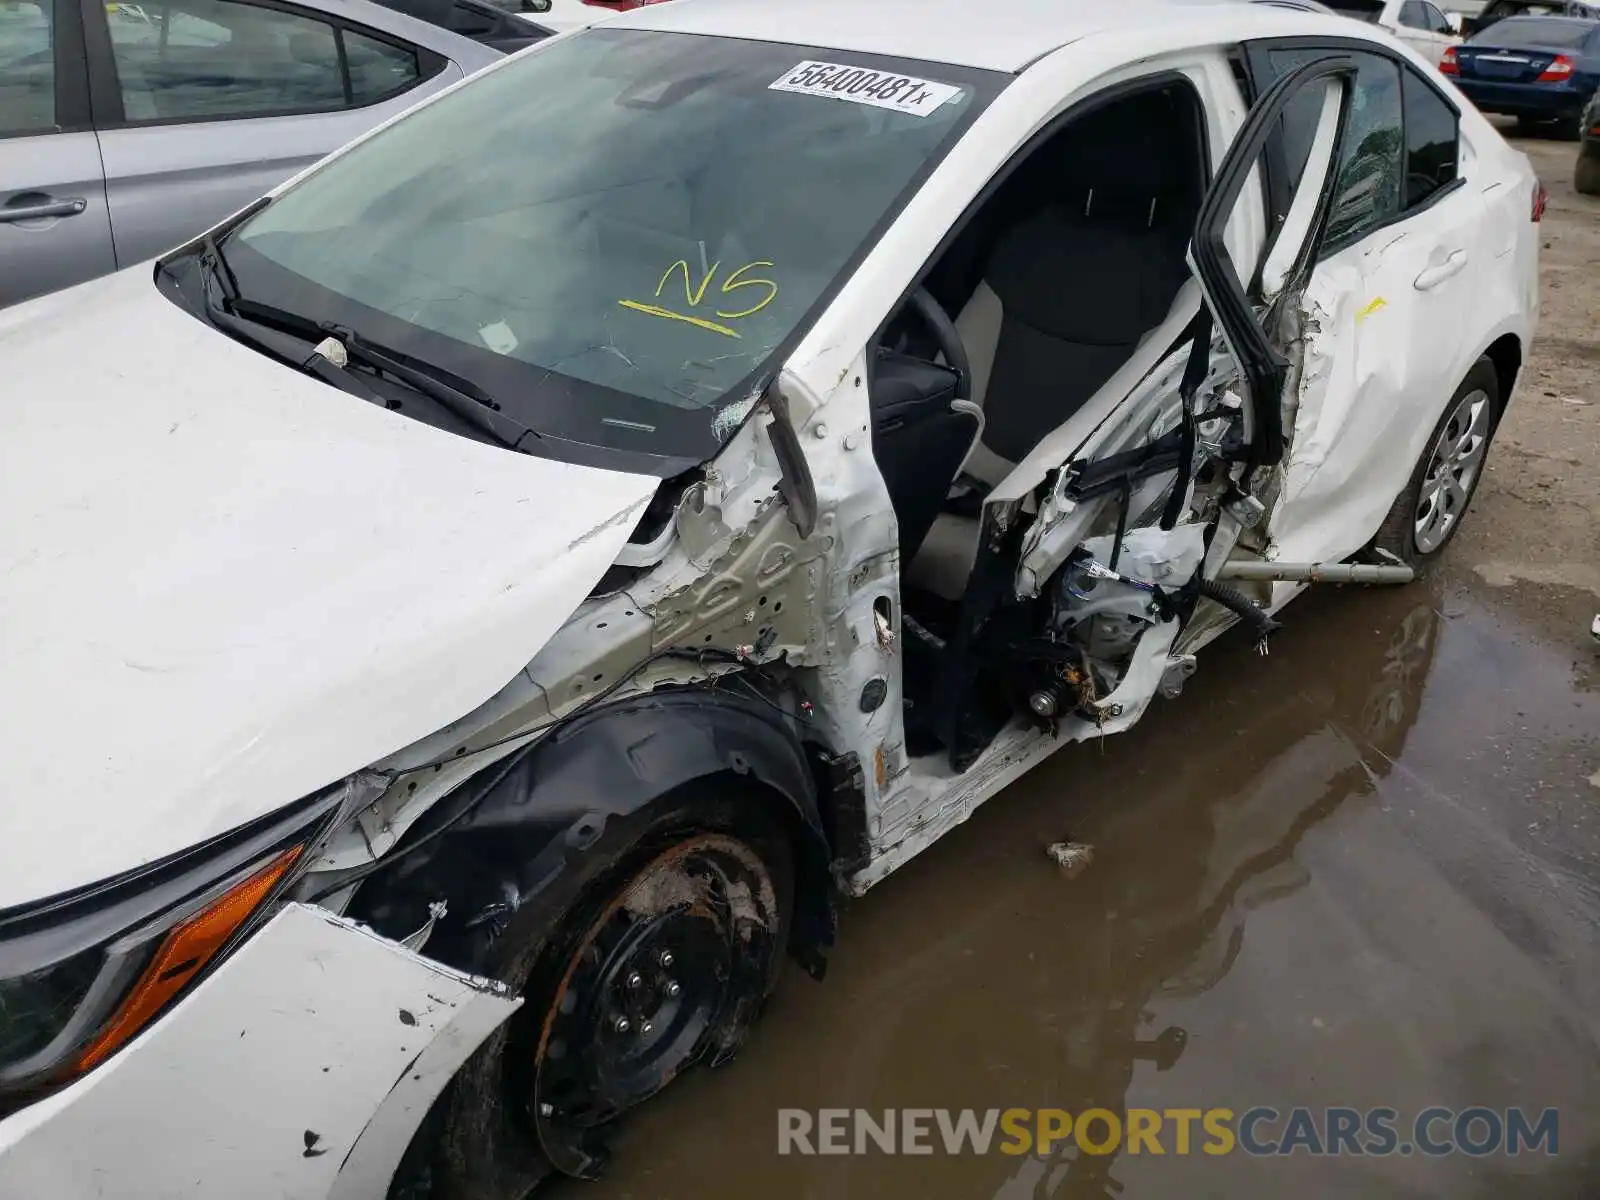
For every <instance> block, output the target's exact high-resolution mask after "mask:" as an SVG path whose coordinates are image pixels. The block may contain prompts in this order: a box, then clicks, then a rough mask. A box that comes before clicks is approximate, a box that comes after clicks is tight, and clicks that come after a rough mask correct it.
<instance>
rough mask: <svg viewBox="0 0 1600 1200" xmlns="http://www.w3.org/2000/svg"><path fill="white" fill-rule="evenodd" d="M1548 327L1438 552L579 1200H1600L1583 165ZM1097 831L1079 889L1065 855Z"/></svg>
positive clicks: (1599, 538) (1298, 650)
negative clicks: (1124, 1113) (1385, 1151)
mask: <svg viewBox="0 0 1600 1200" xmlns="http://www.w3.org/2000/svg"><path fill="white" fill-rule="evenodd" d="M1526 148H1527V149H1528V150H1529V152H1530V154H1531V155H1532V156H1533V157H1534V158H1535V161H1536V162H1537V164H1538V165H1539V167H1540V170H1541V174H1542V175H1543V176H1544V177H1545V178H1546V181H1547V183H1548V184H1549V185H1550V187H1551V191H1552V193H1553V196H1554V200H1553V204H1552V209H1551V212H1550V214H1549V215H1548V216H1547V217H1546V224H1545V230H1546V240H1547V243H1548V245H1549V248H1548V249H1546V251H1545V271H1546V278H1547V286H1546V290H1545V306H1546V307H1545V318H1544V327H1543V331H1542V337H1541V342H1540V344H1539V346H1538V347H1536V352H1535V355H1534V357H1533V359H1532V361H1531V362H1530V369H1529V371H1528V372H1526V378H1525V380H1524V384H1523V386H1522V387H1521V388H1520V389H1519V396H1518V399H1517V402H1516V404H1515V405H1514V406H1513V408H1512V410H1511V413H1510V414H1509V415H1508V417H1507V420H1506V424H1505V426H1504V427H1503V431H1502V434H1501V437H1500V441H1499V444H1498V445H1497V447H1496V449H1495V450H1494V452H1493V454H1492V455H1491V460H1490V461H1491V463H1492V472H1491V474H1490V475H1489V477H1488V478H1487V480H1486V483H1485V486H1484V490H1483V491H1482V492H1481V493H1480V495H1479V498H1478V502H1477V506H1476V508H1475V510H1474V514H1473V516H1472V517H1471V518H1470V519H1469V521H1468V523H1467V525H1466V526H1465V527H1464V529H1463V532H1462V536H1461V537H1460V538H1459V539H1458V540H1457V541H1456V543H1455V545H1454V546H1453V547H1452V549H1451V551H1450V553H1449V556H1448V558H1449V561H1448V564H1447V565H1446V567H1445V568H1443V569H1442V570H1440V571H1438V572H1437V573H1435V574H1434V575H1433V576H1432V577H1430V578H1429V579H1427V580H1426V581H1423V582H1419V583H1417V584H1414V585H1412V586H1410V587H1406V588H1401V589H1391V590H1377V589H1373V590H1360V589H1343V590H1339V589H1328V590H1325V591H1323V592H1321V593H1319V594H1316V595H1312V596H1308V597H1306V598H1305V599H1303V600H1301V601H1300V602H1298V603H1297V604H1296V605H1295V606H1294V607H1293V608H1292V609H1291V610H1290V611H1289V614H1288V623H1287V627H1286V629H1285V630H1284V632H1283V633H1282V634H1280V635H1279V636H1278V637H1277V638H1275V639H1274V641H1273V644H1272V654H1271V656H1270V657H1268V658H1261V657H1259V656H1257V655H1256V654H1255V653H1253V652H1252V650H1251V648H1250V647H1249V646H1248V645H1246V644H1245V641H1244V639H1243V638H1238V639H1225V640H1224V642H1222V643H1220V644H1219V645H1218V646H1216V647H1214V648H1213V649H1212V650H1211V651H1210V652H1209V653H1208V656H1207V658H1206V661H1205V662H1204V663H1203V665H1202V670H1201V672H1200V674H1199V675H1198V676H1197V677H1196V678H1195V679H1194V680H1193V681H1192V682H1191V684H1190V685H1189V687H1188V689H1187V690H1186V692H1185V694H1184V695H1183V696H1182V698H1181V699H1179V700H1178V701H1176V702H1173V703H1167V704H1163V705H1162V706H1161V707H1159V708H1158V709H1156V710H1154V711H1152V713H1151V715H1150V716H1149V717H1148V718H1147V719H1146V720H1145V722H1144V723H1143V724H1142V725H1140V726H1139V727H1138V728H1137V729H1136V730H1134V731H1133V732H1132V733H1130V734H1128V735H1125V736H1123V737H1120V738H1114V739H1111V740H1108V741H1107V742H1106V743H1104V744H1103V745H1101V746H1094V745H1088V746H1083V747H1077V748H1072V749H1068V750H1066V751H1064V752H1063V753H1061V754H1059V755H1057V756H1056V757H1055V758H1054V759H1052V760H1051V761H1049V762H1048V763H1046V764H1045V765H1044V766H1042V767H1041V768H1039V769H1038V770H1037V771H1036V772H1034V773H1033V774H1032V775H1031V776H1029V777H1028V778H1026V779H1024V780H1023V781H1022V782H1021V783H1019V784H1018V785H1016V786H1014V787H1013V788H1012V789H1011V790H1010V791H1009V792H1008V793H1006V794H1005V795H1003V796H1001V797H999V798H997V799H996V800H994V801H992V802H990V804H988V805H987V806H986V807H984V808H983V809H981V810H980V811H979V812H978V813H977V814H976V816H975V817H974V818H973V819H972V821H970V822H969V823H968V824H967V825H966V826H965V827H963V828H961V829H959V830H957V831H956V832H954V833H952V834H951V835H950V836H948V837H946V838H945V839H944V840H943V841H942V842H941V843H939V844H938V845H936V846H935V847H933V849H931V850H930V851H928V852H927V853H926V854H925V855H924V856H922V857H921V858H919V859H918V860H917V861H915V862H913V863H912V864H911V865H910V866H908V867H907V868H905V869H904V870H903V871H901V872H899V873H898V874H896V875H895V876H893V877H892V878H891V879H889V880H888V881H887V882H886V883H885V884H883V885H882V886H881V887H879V888H877V889H875V890H874V891H873V892H872V893H871V894H870V895H869V896H867V897H866V898H865V899H863V900H860V901H857V902H854V903H853V904H851V905H850V906H849V908H848V909H847V911H846V912H845V913H844V914H843V917H842V922H841V930H840V939H839V945H838V947H837V949H836V952H835V955H834V961H833V966H832V969H831V972H830V975H829V977H828V979H827V981H826V982H825V983H823V984H821V985H817V984H813V983H812V982H811V981H810V980H808V979H806V978H805V977H803V976H802V975H801V974H800V973H799V972H798V971H790V972H789V973H788V975H787V977H786V978H785V980H784V983H783V986H782V987H781V989H780V991H779V994H778V997H777V999H776V1000H775V1002H774V1004H773V1007H772V1009H771V1011H770V1012H769V1013H768V1015H767V1017H766V1018H765V1020H764V1021H762V1022H761V1024H760V1025H759V1026H758V1028H757V1030H756V1032H755V1035H754V1037H753V1038H752V1041H751V1042H750V1044H749V1045H748V1046H747V1048H746V1050H745V1052H744V1053H743V1055H742V1056H741V1057H740V1058H739V1059H738V1060H737V1061H736V1062H735V1063H734V1064H733V1065H732V1066H731V1067H729V1068H728V1069H726V1070H722V1071H718V1072H699V1073H696V1074H695V1075H693V1076H691V1077H689V1078H686V1079H684V1080H682V1081H680V1082H679V1084H677V1085H675V1087H674V1093H675V1094H672V1095H670V1096H669V1097H668V1098H667V1099H666V1100H665V1102H663V1103H658V1104H656V1105H654V1106H651V1107H649V1108H647V1110H646V1111H644V1112H643V1113H641V1114H639V1115H638V1116H637V1117H636V1118H635V1119H633V1120H632V1121H631V1122H630V1123H629V1125H628V1126H627V1127H626V1129H625V1130H623V1132H622V1133H621V1135H620V1136H619V1137H618V1139H617V1142H616V1145H615V1150H616V1153H617V1161H616V1162H615V1164H614V1166H613V1168H612V1171H611V1173H610V1174H609V1176H608V1178H607V1179H606V1180H605V1181H604V1182H603V1183H601V1184H598V1185H567V1186H564V1187H561V1188H558V1189H556V1191H555V1192H554V1194H555V1195H557V1196H559V1197H562V1198H563V1200H574V1198H577V1197H585V1198H587V1200H620V1198H624V1197H628V1198H634V1200H689V1198H691V1197H705V1196H716V1197H721V1196H739V1197H760V1198H761V1200H812V1198H816V1200H822V1198H826V1200H845V1198H865V1197H892V1198H899V1197H906V1198H911V1197H916V1198H919V1200H920V1198H924V1197H956V1198H983V1200H989V1198H993V1200H1036V1198H1037V1200H1042V1198H1044V1197H1052V1198H1059V1200H1082V1198H1088V1197H1093V1198H1097V1200H1098V1198H1101V1197H1119V1196H1120V1197H1128V1198H1135V1197H1136V1198H1139V1200H1145V1198H1149V1197H1166V1196H1181V1197H1202V1196H1219V1197H1220V1196H1226V1197H1272V1198H1276V1197H1281V1196H1289V1195H1295V1196H1314V1197H1324V1196H1328V1197H1345V1196H1349V1197H1361V1198H1363V1200H1381V1198H1388V1197H1396V1198H1399V1197H1407V1198H1409V1197H1422V1196H1427V1197H1434V1196H1438V1197H1452V1198H1475V1197H1480V1196H1481V1197H1484V1198H1486V1200H1487V1198H1491V1197H1492V1198H1494V1200H1507V1198H1514V1197H1538V1198H1540V1200H1564V1198H1567V1197H1571V1198H1573V1200H1578V1198H1586V1197H1595V1196H1600V952H1597V948H1600V927H1597V922H1600V648H1596V647H1594V646H1593V645H1592V644H1591V642H1590V637H1589V632H1588V626H1589V621H1590V619H1591V617H1592V616H1593V614H1594V612H1595V610H1596V608H1597V606H1600V596H1597V595H1596V593H1597V592H1600V578H1597V576H1596V572H1597V571H1600V499H1597V485H1600V340H1597V339H1596V337H1595V318H1596V314H1597V309H1600V303H1597V301H1600V202H1595V201H1590V200H1588V199H1586V198H1583V197H1578V196H1576V195H1574V193H1573V192H1572V190H1571V187H1570V176H1571V162H1572V154H1573V148H1572V147H1571V146H1570V145H1566V144H1562V143H1555V142H1547V143H1532V144H1529V145H1528V146H1527V147H1526ZM1064 837H1071V838H1074V839H1077V840H1080V841H1084V842H1088V843H1091V844H1092V845H1093V846H1094V849H1095V859H1094V861H1093V864H1092V865H1091V866H1090V867H1089V868H1088V869H1087V870H1085V871H1084V872H1083V873H1082V874H1081V875H1079V876H1078V877H1077V878H1075V879H1071V880H1068V879H1066V878H1064V877H1063V875H1062V873H1061V871H1060V870H1059V869H1058V868H1057V867H1056V866H1054V865H1053V864H1052V863H1051V862H1050V861H1049V860H1048V859H1047V858H1046V856H1045V853H1044V847H1045V846H1046V845H1047V844H1048V843H1050V842H1053V841H1057V840H1060V839H1062V838H1064ZM1256 1105H1270V1106H1273V1107H1276V1108H1279V1109H1283V1110H1287V1109H1289V1108H1291V1107H1293V1106H1295V1105H1307V1106H1312V1107H1315V1108H1319V1109H1320V1108H1323V1107H1325V1106H1329V1105H1341V1106H1350V1107H1353V1108H1357V1109H1367V1108H1370V1107H1374V1106H1387V1107H1391V1108H1394V1109H1397V1110H1399V1112H1400V1114H1402V1119H1401V1125H1402V1128H1404V1126H1405V1122H1406V1121H1407V1120H1409V1118H1410V1117H1411V1116H1414V1115H1415V1114H1416V1113H1417V1112H1418V1111H1419V1110H1421V1109H1423V1108H1426V1107H1428V1106H1430V1105H1442V1106H1447V1107H1451V1108H1456V1109H1461V1108H1465V1107H1468V1106H1471V1105H1487V1106H1491V1107H1494V1108H1498V1109H1505V1108H1507V1107H1511V1106H1518V1105H1520V1106H1525V1107H1527V1108H1529V1109H1531V1110H1533V1111H1534V1112H1538V1111H1539V1110H1543V1109H1545V1108H1550V1107H1555V1108H1558V1109H1559V1110H1560V1117H1559V1121H1560V1124H1559V1153H1558V1154H1557V1155H1556V1156H1555V1157H1553V1158H1552V1157H1547V1156H1545V1155H1543V1154H1533V1155H1528V1154H1524V1155H1523V1156H1521V1157H1518V1158H1507V1157H1504V1156H1502V1155H1493V1156H1490V1157H1485V1158H1479V1159H1474V1158H1471V1157H1468V1156H1465V1155H1455V1156H1451V1157H1445V1158H1426V1157H1422V1156H1418V1155H1412V1156H1403V1155H1398V1154H1397V1155H1392V1156H1388V1157H1373V1156H1364V1157H1351V1156H1349V1155H1344V1156H1340V1157H1321V1158H1314V1157H1310V1156H1308V1155H1306V1154H1305V1153H1300V1154H1296V1155H1292V1156H1288V1157H1277V1158H1255V1157H1249V1156H1246V1155H1244V1154H1242V1153H1240V1152H1238V1151H1235V1152H1234V1153H1233V1154H1230V1155H1225V1156H1208V1155H1204V1154H1193V1155H1190V1156H1186V1157H1185V1156H1178V1155H1176V1154H1175V1153H1172V1152H1171V1142H1170V1141H1169V1142H1168V1147H1169V1152H1168V1153H1167V1154H1166V1155H1165V1156H1162V1157H1155V1156H1152V1155H1150V1154H1148V1153H1144V1154H1139V1155H1134V1154H1129V1153H1117V1154H1113V1155H1107V1156H1103V1157H1094V1156H1089V1155H1079V1154H1078V1153H1077V1152H1076V1151H1073V1152H1068V1153H1057V1154H1055V1155H1053V1156H1051V1157H1050V1158H1048V1159H1039V1158H1034V1157H1024V1158H1014V1157H1007V1156H1005V1155H1002V1154H999V1153H997V1152H991V1153H990V1154H989V1155H986V1156H981V1157H980V1156H962V1157H947V1156H946V1155H944V1154H943V1153H942V1152H941V1153H935V1154H934V1155H933V1156H931V1157H922V1158H915V1157H900V1156H888V1155H884V1154H881V1153H872V1154H869V1155H866V1156H861V1157H854V1156H852V1157H837V1158H821V1157H818V1158H798V1157H780V1156H779V1155H778V1153H777V1111H778V1109H780V1108H786V1107H796V1108H807V1109H813V1110H814V1109H818V1108H824V1107H867V1108H871V1109H874V1110H881V1109H885V1108H907V1107H912V1108H939V1107H950V1108H958V1109H959V1108H975V1109H986V1108H991V1107H994V1108H1007V1107H1027V1108H1040V1107H1060V1108H1066V1109H1072V1110H1083V1109H1086V1108H1089V1107H1095V1106H1099V1107H1106V1108H1110V1109H1112V1110H1119V1109H1124V1108H1133V1107H1148V1108H1155V1109H1169V1108H1184V1107H1187V1108H1198V1109H1207V1108H1214V1107H1227V1108H1231V1109H1234V1110H1235V1111H1236V1112H1239V1111H1243V1110H1245V1109H1248V1108H1250V1107H1253V1106H1256Z"/></svg>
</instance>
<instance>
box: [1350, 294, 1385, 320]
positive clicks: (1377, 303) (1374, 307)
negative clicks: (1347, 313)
mask: <svg viewBox="0 0 1600 1200" xmlns="http://www.w3.org/2000/svg"><path fill="white" fill-rule="evenodd" d="M1388 305H1389V302H1388V301H1387V300H1385V299H1384V298H1383V297H1382V296H1379V297H1377V298H1376V299H1375V300H1373V302H1372V303H1371V304H1369V305H1367V306H1366V307H1365V308H1363V309H1362V310H1361V311H1360V312H1358V313H1356V320H1357V321H1365V320H1366V319H1367V318H1368V317H1370V316H1371V315H1372V314H1373V313H1375V312H1377V311H1378V310H1379V309H1380V308H1387V307H1388Z"/></svg>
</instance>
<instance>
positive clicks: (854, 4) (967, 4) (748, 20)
mask: <svg viewBox="0 0 1600 1200" xmlns="http://www.w3.org/2000/svg"><path fill="white" fill-rule="evenodd" d="M1244 3H1254V4H1257V5H1260V6H1261V7H1268V6H1270V7H1273V8H1278V9H1285V8H1288V9H1296V10H1300V11H1304V12H1314V11H1317V9H1318V8H1319V7H1320V6H1317V5H1313V4H1309V3H1304V2H1297V0H981V3H977V4H974V3H973V0H672V2H671V3H667V4H654V5H647V6H645V7H643V8H638V9H635V10H633V11H632V12H628V13H624V14H622V15H620V16H618V17H615V18H613V19H612V20H610V21H607V22H606V24H607V26H609V27H611V28H632V29H658V30H664V31H671V32H678V33H704V34H712V35H716V36H719V37H734V38H749V39H751V40H753V41H764V42H786V43H790V44H794V45H809V46H828V47H831V48H834V49H839V50H848V51H854V52H858V53H863V54H882V55H894V56H897V57H902V58H913V59H924V60H927V61H929V62H942V63H952V64H956V65H959V66H965V67H978V68H981V69H985V70H991V71H1006V72H1012V73H1014V72H1017V71H1020V70H1022V69H1023V68H1025V67H1027V66H1028V65H1029V64H1030V63H1032V62H1034V61H1036V60H1037V59H1039V58H1040V57H1041V56H1043V55H1045V54H1049V53H1050V52H1051V51H1052V50H1056V49H1059V48H1060V47H1062V46H1065V45H1067V44H1068V43H1070V42H1075V41H1078V40H1079V39H1081V38H1084V37H1087V36H1089V35H1090V34H1094V33H1100V32H1102V31H1105V30H1112V29H1128V28H1135V29H1136V28H1140V27H1146V28H1148V27H1149V26H1150V25H1151V23H1153V22H1162V21H1170V20H1171V19H1173V18H1174V17H1179V16H1181V17H1194V16H1199V15H1201V14H1203V13H1204V12H1205V10H1208V9H1209V10H1211V11H1213V12H1215V11H1217V10H1219V9H1220V10H1231V11H1233V12H1235V13H1236V12H1237V11H1238V8H1239V6H1240V5H1241V4H1244Z"/></svg>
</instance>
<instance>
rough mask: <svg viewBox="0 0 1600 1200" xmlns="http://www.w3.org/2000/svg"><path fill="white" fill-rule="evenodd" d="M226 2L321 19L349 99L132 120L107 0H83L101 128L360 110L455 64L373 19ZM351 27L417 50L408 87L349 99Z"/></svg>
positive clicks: (276, 0)
mask: <svg viewBox="0 0 1600 1200" xmlns="http://www.w3.org/2000/svg"><path fill="white" fill-rule="evenodd" d="M226 2H227V3H231V4H244V5H248V6H250V7H252V8H267V9H272V10H273V11H275V12H281V13H286V14H288V15H289V16H294V17H302V18H304V19H306V20H311V21H317V22H320V23H321V24H323V25H326V26H328V27H329V28H331V29H332V30H333V33H334V41H335V44H336V46H337V48H338V54H339V66H340V71H341V74H342V80H341V86H342V87H343V89H344V96H345V101H346V102H345V103H344V104H343V105H341V106H340V107H338V108H328V107H325V106H323V105H307V106H302V107H298V108H274V109H262V110H261V111H259V112H248V113H220V114H216V115H209V116H204V117H194V116H188V117H154V118H151V119H149V120H143V121H139V120H130V119H129V118H128V116H127V113H126V112H125V110H124V109H123V105H122V82H121V80H120V78H119V77H118V75H117V61H116V56H115V54H114V53H113V51H112V48H111V25H110V22H109V21H108V20H107V18H106V11H105V0H79V12H80V13H81V18H80V19H81V22H82V32H83V38H84V43H85V50H86V57H87V59H88V64H89V71H88V77H89V87H88V91H89V102H90V111H91V112H92V114H93V118H94V120H93V126H92V127H93V128H94V129H97V130H99V131H101V132H107V131H110V130H114V129H151V128H159V127H161V126H164V125H216V124H221V123H224V122H230V121H259V120H262V119H264V118H268V117H309V116H323V115H332V114H335V113H344V112H359V111H361V110H362V109H364V108H372V107H373V106H375V105H378V104H385V103H387V102H388V101H390V100H393V99H394V98H395V97H396V96H402V95H404V94H405V93H406V92H409V91H414V90H415V89H417V88H419V87H421V86H422V85H423V84H424V83H427V82H428V81H429V80H431V79H433V78H435V77H436V76H438V75H439V73H440V72H442V71H443V70H444V69H445V68H446V67H447V66H449V65H450V60H449V59H448V58H446V57H445V56H444V55H442V54H440V53H439V52H438V51H436V50H430V49H428V47H426V46H419V45H417V44H416V43H415V42H408V41H406V40H405V39H404V38H401V37H396V36H395V35H394V34H392V33H386V32H384V31H383V30H381V29H373V28H372V27H371V26H368V25H361V24H358V23H357V22H355V21H350V20H347V19H346V18H344V17H340V16H336V15H334V14H333V13H328V12H321V11H318V10H317V9H312V8H302V7H301V6H300V5H298V4H292V3H288V2H287V0H226ZM346 31H348V32H350V33H356V34H360V35H361V36H362V37H367V38H371V39H372V40H373V41H377V42H384V43H386V44H388V45H390V46H393V47H394V48H395V49H397V50H405V51H409V52H410V53H412V54H415V55H416V56H417V77H416V79H414V80H413V81H412V82H411V83H410V84H409V85H408V86H406V87H403V88H395V89H393V90H391V91H389V92H385V93H384V94H383V95H381V96H376V97H374V98H373V99H371V100H368V101H366V102H365V103H363V104H352V103H350V102H349V101H350V89H351V81H350V72H349V69H348V67H347V64H346V58H345V49H344V34H345V32H346Z"/></svg>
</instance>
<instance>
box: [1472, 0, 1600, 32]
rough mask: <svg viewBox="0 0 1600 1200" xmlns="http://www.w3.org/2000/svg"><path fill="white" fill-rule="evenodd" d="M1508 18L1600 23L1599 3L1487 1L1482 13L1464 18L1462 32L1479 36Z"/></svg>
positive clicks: (1529, 0) (1580, 1)
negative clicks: (1545, 18)
mask: <svg viewBox="0 0 1600 1200" xmlns="http://www.w3.org/2000/svg"><path fill="white" fill-rule="evenodd" d="M1507 17H1582V18H1586V19H1590V20H1600V4H1597V3H1591V2H1590V0H1489V3H1488V4H1485V5H1484V6H1483V9H1482V11H1481V12H1479V13H1477V14H1476V15H1475V16H1468V17H1465V18H1463V20H1462V22H1461V32H1462V33H1464V34H1468V35H1471V34H1474V33H1482V32H1483V31H1484V30H1485V29H1487V28H1489V26H1491V25H1493V24H1495V23H1496V22H1497V21H1503V20H1505V19H1506V18H1507Z"/></svg>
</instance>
